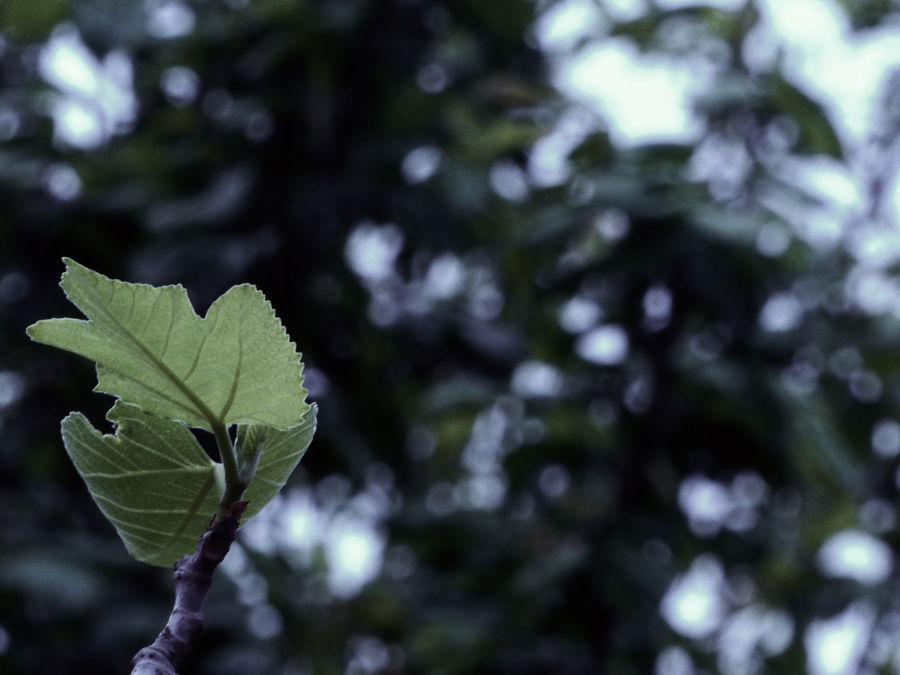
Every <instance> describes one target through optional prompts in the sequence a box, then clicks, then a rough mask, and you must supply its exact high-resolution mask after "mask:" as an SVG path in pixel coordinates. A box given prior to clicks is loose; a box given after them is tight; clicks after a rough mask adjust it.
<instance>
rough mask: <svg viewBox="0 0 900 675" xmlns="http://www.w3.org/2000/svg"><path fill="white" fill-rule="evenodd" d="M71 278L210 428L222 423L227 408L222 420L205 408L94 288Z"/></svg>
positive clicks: (77, 276) (81, 280) (192, 391)
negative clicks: (188, 402)
mask: <svg viewBox="0 0 900 675" xmlns="http://www.w3.org/2000/svg"><path fill="white" fill-rule="evenodd" d="M73 276H74V277H75V278H74V281H75V283H76V284H78V286H79V288H81V289H82V291H85V292H86V293H87V294H89V295H90V296H91V298H92V300H93V301H94V306H95V307H98V308H99V309H100V311H101V312H102V313H103V314H104V315H105V316H106V317H107V318H108V319H109V320H110V321H112V323H114V324H115V325H116V326H117V327H118V328H119V329H120V330H121V331H122V332H123V333H124V334H125V335H126V336H127V337H128V338H129V339H130V340H131V341H132V342H133V343H134V344H136V345H137V346H138V348H140V350H141V351H142V352H143V353H144V354H145V355H146V356H147V357H148V358H149V359H150V361H151V362H152V363H153V364H154V365H155V366H156V367H157V368H158V369H159V370H160V371H162V373H163V375H165V376H166V377H167V378H168V379H169V380H171V382H172V384H174V385H175V386H176V387H177V388H178V389H179V390H180V391H181V392H182V393H183V394H184V395H185V396H187V397H188V400H189V401H190V402H191V403H192V404H193V405H194V406H195V407H196V408H197V410H198V411H199V412H200V414H201V415H203V417H205V418H206V421H207V422H209V424H210V426H211V427H214V426H215V425H216V424H221V423H222V420H223V419H224V415H225V413H226V412H227V410H228V409H227V408H226V409H225V410H223V413H222V418H218V417H216V416H215V415H214V414H213V412H212V410H210V409H209V408H208V407H207V406H206V404H205V403H204V402H203V400H202V399H201V398H200V397H199V396H198V395H197V394H195V393H194V390H193V389H191V388H190V387H189V386H188V385H187V383H185V382H183V381H182V380H181V378H179V377H178V376H177V375H176V374H175V373H174V372H173V371H172V369H171V368H169V367H168V366H167V365H166V364H165V363H164V362H163V361H161V360H160V359H159V358H158V357H157V356H156V354H154V353H153V352H152V351H151V350H150V349H149V348H148V347H147V346H146V345H144V343H143V342H141V341H140V340H139V339H138V338H137V336H135V335H134V333H132V332H131V331H130V330H129V329H128V328H126V327H125V325H124V324H122V322H121V321H119V319H118V318H117V317H116V315H115V314H113V313H112V312H110V311H109V310H108V309H107V308H106V304H105V303H104V302H103V300H102V299H101V298H100V297H99V295H98V294H97V292H96V291H95V290H94V288H93V287H92V286H90V285H89V284H87V283H83V279H82V277H80V276H79V275H73ZM113 289H114V290H113V292H115V285H114V286H113ZM134 300H135V296H134V292H132V302H134ZM157 300H158V298H155V299H154V300H153V304H154V307H155V305H156V302H157ZM191 311H192V312H193V314H194V316H197V313H196V312H194V311H193V309H192V310H191ZM198 318H199V317H198ZM201 321H202V319H201ZM166 341H167V342H168V338H167V340H166ZM204 344H205V340H204ZM199 357H200V352H199V350H198V353H197V358H198V359H199ZM112 370H116V371H117V372H121V371H118V370H117V369H115V368H113V369H112ZM122 374H123V375H125V374H124V373H122ZM130 379H135V378H133V377H132V378H130Z"/></svg>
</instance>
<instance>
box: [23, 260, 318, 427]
mask: <svg viewBox="0 0 900 675" xmlns="http://www.w3.org/2000/svg"><path fill="white" fill-rule="evenodd" d="M64 262H65V264H66V271H65V273H64V274H63V276H62V281H61V282H60V285H61V286H62V288H63V290H64V291H65V293H66V297H68V298H69V300H71V301H72V303H73V304H75V305H76V306H77V307H78V308H79V309H80V310H81V311H82V312H83V313H84V315H85V316H86V317H87V318H88V320H87V321H83V320H78V319H48V320H45V321H38V322H37V323H35V324H32V325H31V326H29V327H28V335H29V336H30V337H31V338H32V339H33V340H36V341H38V342H43V343H44V344H48V345H51V346H54V347H59V348H60V349H66V350H68V351H71V352H75V353H76V354H80V355H82V356H86V357H87V358H89V359H93V360H94V361H96V362H97V390H98V391H102V392H105V393H107V394H112V395H113V396H117V397H119V398H121V399H122V400H123V401H125V402H126V403H131V404H134V405H138V406H140V407H141V408H143V409H144V410H146V411H147V412H150V413H154V414H157V415H161V416H163V417H168V418H170V419H177V420H182V421H184V422H185V423H186V424H187V425H188V426H192V427H201V428H204V429H209V430H213V428H214V427H215V426H219V427H221V426H227V425H230V424H234V423H244V424H248V423H249V424H264V425H269V426H273V427H277V428H280V429H288V428H291V427H294V426H297V425H298V424H300V423H301V421H302V420H303V418H304V415H306V413H307V412H308V410H309V406H308V405H307V403H306V393H307V392H306V390H305V389H304V388H303V365H302V364H301V362H300V356H299V354H298V353H297V351H296V349H295V347H294V344H293V343H292V342H291V341H290V339H289V338H288V336H287V333H286V332H285V329H284V326H283V325H282V324H281V322H280V321H279V320H278V318H277V317H276V316H275V312H274V310H273V309H272V306H271V305H270V304H269V302H268V301H267V300H266V298H265V296H264V295H263V294H262V293H261V292H260V291H259V290H258V289H257V288H255V287H254V286H251V285H249V284H241V285H239V286H234V287H233V288H231V289H229V290H228V291H227V292H226V293H225V294H224V295H222V296H221V297H220V298H219V299H218V300H216V301H215V302H214V303H213V304H212V306H211V307H210V308H209V311H208V312H207V313H206V316H205V317H204V318H200V317H199V316H197V314H196V313H195V312H194V309H193V307H192V306H191V303H190V300H188V297H187V292H186V291H185V289H184V288H183V287H182V286H180V285H178V286H163V287H159V288H157V287H154V286H148V285H145V284H132V283H127V282H124V281H118V280H115V279H110V278H108V277H105V276H103V275H102V274H99V273H97V272H94V271H92V270H90V269H88V268H87V267H84V266H83V265H79V264H78V263H76V262H75V261H74V260H71V259H68V258H66V259H64Z"/></svg>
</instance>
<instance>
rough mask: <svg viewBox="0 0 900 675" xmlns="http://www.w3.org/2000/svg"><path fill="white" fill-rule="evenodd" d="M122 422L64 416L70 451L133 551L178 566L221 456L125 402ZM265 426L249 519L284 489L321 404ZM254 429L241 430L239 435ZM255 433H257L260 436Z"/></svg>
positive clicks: (118, 412) (204, 522) (204, 520)
mask: <svg viewBox="0 0 900 675" xmlns="http://www.w3.org/2000/svg"><path fill="white" fill-rule="evenodd" d="M106 417H107V419H108V420H109V421H110V422H113V423H114V424H116V425H117V429H116V433H115V435H109V434H107V435H103V434H101V433H100V432H99V431H97V430H96V429H94V427H93V426H91V423H90V422H88V420H87V419H86V418H85V417H84V415H82V414H81V413H77V412H76V413H71V414H70V415H69V416H68V417H66V418H65V419H64V420H63V423H62V436H63V443H64V444H65V446H66V452H68V454H69V457H71V459H72V463H73V464H75V468H76V469H77V470H78V473H79V474H81V477H82V478H83V479H84V482H85V483H86V484H87V487H88V490H89V491H90V493H91V496H92V497H93V498H94V501H95V502H96V503H97V506H99V507H100V510H101V511H102V512H103V515H105V516H106V517H107V519H108V520H109V521H110V522H111V523H112V524H113V526H114V527H115V528H116V531H117V532H118V533H119V537H121V539H122V541H123V542H124V543H125V548H127V549H128V552H129V553H130V554H131V555H132V556H134V557H135V558H137V559H138V560H141V561H143V562H146V563H149V564H151V565H162V566H169V565H172V564H173V563H174V562H175V561H176V560H178V558H180V557H181V556H182V555H183V554H185V553H190V552H191V551H193V550H194V548H195V547H196V545H197V539H198V538H199V537H200V535H201V534H203V531H204V530H205V529H206V527H207V526H208V525H209V521H210V518H211V516H212V515H213V514H214V513H215V511H216V506H217V503H218V500H219V497H220V495H221V491H222V481H223V477H222V465H221V464H217V463H216V462H213V461H212V460H211V459H210V458H209V457H208V456H207V455H206V453H205V452H204V451H203V449H202V448H201V447H200V444H199V443H197V440H196V439H195V438H194V436H193V434H192V433H191V432H190V431H189V430H188V429H187V427H185V426H184V425H183V424H180V423H178V422H172V421H170V420H167V419H164V418H162V417H157V416H155V415H150V414H148V413H145V412H144V411H142V410H141V409H140V408H138V407H136V406H133V405H128V404H126V403H122V402H121V401H117V402H116V403H115V405H114V406H113V407H112V409H111V410H110V411H109V412H108V413H107V415H106ZM252 428H253V429H256V430H258V431H260V432H261V433H260V434H259V435H258V436H257V439H258V440H259V443H260V445H261V447H260V455H259V468H258V470H257V472H256V475H255V477H254V478H253V481H252V482H251V483H250V487H249V488H248V489H247V491H246V493H245V494H244V499H246V500H248V501H249V505H248V508H247V511H246V512H245V514H244V517H243V519H242V521H241V522H242V523H246V522H247V521H248V520H250V518H252V517H253V516H254V515H256V514H257V513H258V512H259V511H260V509H262V507H263V506H265V505H266V504H267V503H268V502H269V501H270V500H271V499H272V498H273V497H274V496H275V495H276V494H278V491H279V490H281V488H282V487H284V484H285V482H286V481H287V479H288V477H290V475H291V473H292V472H293V470H294V468H295V467H296V466H297V463H298V462H299V461H300V458H301V457H303V454H304V453H305V452H306V448H307V447H308V446H309V443H310V441H312V437H313V433H314V432H315V429H316V406H314V405H313V406H310V407H309V410H307V412H306V414H305V415H304V416H303V421H302V422H301V423H300V424H298V425H297V426H296V427H292V428H291V429H285V430H281V429H273V428H271V427H255V426H254V427H252ZM249 429H251V427H245V426H242V427H240V428H239V431H238V436H239V439H240V438H241V436H242V435H244V434H247V432H248V430H249ZM254 435H255V434H254Z"/></svg>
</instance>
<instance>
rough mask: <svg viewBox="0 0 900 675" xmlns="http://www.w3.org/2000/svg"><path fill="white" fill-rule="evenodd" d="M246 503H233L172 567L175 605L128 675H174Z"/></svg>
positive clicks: (196, 634)
mask: <svg viewBox="0 0 900 675" xmlns="http://www.w3.org/2000/svg"><path fill="white" fill-rule="evenodd" d="M246 508H247V502H245V501H238V502H233V503H232V504H231V506H230V508H229V510H228V511H227V513H225V514H224V515H222V516H221V517H217V518H216V519H215V520H214V521H213V523H212V524H211V525H210V526H209V528H207V530H206V532H204V533H203V535H202V536H201V537H200V541H198V542H197V550H196V551H194V552H193V553H191V554H190V555H185V556H182V557H181V559H180V560H179V561H178V562H176V563H175V567H174V571H173V577H174V579H175V604H174V606H173V607H172V613H171V614H170V615H169V619H168V621H167V622H166V626H165V628H163V629H162V632H161V633H160V634H159V635H158V636H157V638H156V640H154V641H153V643H152V644H150V645H148V646H147V647H144V648H143V649H141V650H140V651H139V652H138V653H137V654H135V655H134V658H133V659H132V660H131V667H132V670H131V675H178V668H179V666H180V665H181V663H182V661H183V660H184V658H185V657H186V656H187V655H188V654H189V653H190V651H191V650H192V649H193V648H194V645H195V644H196V642H197V640H198V639H199V638H200V635H201V634H202V633H203V618H204V617H203V601H204V600H205V599H206V594H207V593H208V592H209V587H210V585H211V584H212V579H213V574H214V573H215V571H216V568H217V567H218V566H219V563H221V562H222V560H223V559H224V558H225V554H226V553H228V549H229V548H231V544H232V542H233V541H234V536H235V534H236V533H237V529H238V525H239V524H240V520H241V516H242V515H243V513H244V511H245V509H246Z"/></svg>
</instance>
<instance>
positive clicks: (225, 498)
mask: <svg viewBox="0 0 900 675" xmlns="http://www.w3.org/2000/svg"><path fill="white" fill-rule="evenodd" d="M212 430H213V434H214V435H215V437H216V445H218V446H219V456H220V457H221V459H222V467H223V468H224V469H225V492H224V493H223V494H222V499H221V500H219V512H218V513H217V514H216V518H217V519H219V518H222V517H223V516H224V515H225V514H226V513H228V512H229V511H230V509H231V505H232V504H233V503H234V502H236V501H237V500H239V499H240V498H241V495H242V494H244V490H245V489H246V488H247V484H246V483H245V482H244V481H243V480H241V475H240V471H238V465H237V457H236V456H235V449H234V445H233V444H232V442H231V437H230V436H229V435H228V427H226V426H225V425H224V424H223V423H221V422H215V423H213V424H212Z"/></svg>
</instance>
